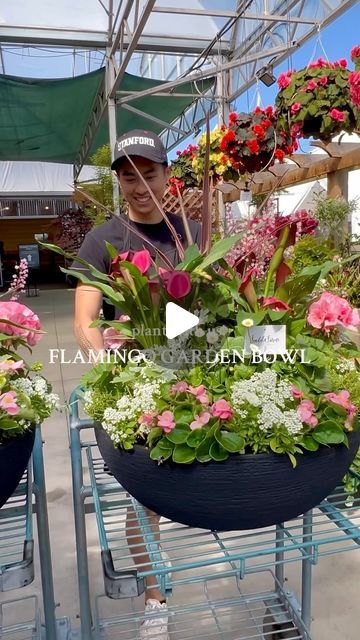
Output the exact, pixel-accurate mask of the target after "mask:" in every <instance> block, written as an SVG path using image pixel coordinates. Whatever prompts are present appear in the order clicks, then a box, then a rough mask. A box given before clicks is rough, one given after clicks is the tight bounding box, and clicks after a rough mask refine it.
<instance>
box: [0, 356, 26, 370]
mask: <svg viewBox="0 0 360 640" xmlns="http://www.w3.org/2000/svg"><path fill="white" fill-rule="evenodd" d="M23 367H24V360H12V359H11V358H9V359H8V360H3V361H2V362H0V370H1V371H16V370H17V369H22V368H23Z"/></svg>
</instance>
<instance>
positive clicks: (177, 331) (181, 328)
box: [165, 302, 199, 340]
mask: <svg viewBox="0 0 360 640" xmlns="http://www.w3.org/2000/svg"><path fill="white" fill-rule="evenodd" d="M197 324H199V318H198V317H197V316H195V315H194V314H193V313H190V312H189V311H186V310H185V309H183V308H182V307H179V305H178V304H175V303H174V302H168V303H167V305H166V325H165V335H166V337H167V338H168V339H169V340H171V339H172V338H176V337H177V336H180V335H181V334H182V333H185V331H189V329H192V328H193V327H196V325H197Z"/></svg>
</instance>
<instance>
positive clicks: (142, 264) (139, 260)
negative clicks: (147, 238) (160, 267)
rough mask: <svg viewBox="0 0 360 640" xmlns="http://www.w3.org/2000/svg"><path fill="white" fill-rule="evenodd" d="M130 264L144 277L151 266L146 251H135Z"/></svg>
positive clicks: (148, 254)
mask: <svg viewBox="0 0 360 640" xmlns="http://www.w3.org/2000/svg"><path fill="white" fill-rule="evenodd" d="M131 262H132V264H134V265H135V267H137V268H138V269H139V271H140V273H141V274H142V275H144V274H145V273H146V272H147V271H148V270H149V269H150V265H151V256H150V253H149V251H148V250H147V249H143V250H142V251H136V252H135V253H134V255H133V257H132V259H131Z"/></svg>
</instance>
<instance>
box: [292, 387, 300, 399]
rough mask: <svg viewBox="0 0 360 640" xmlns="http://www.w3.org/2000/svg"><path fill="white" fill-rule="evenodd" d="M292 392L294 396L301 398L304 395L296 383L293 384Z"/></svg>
mask: <svg viewBox="0 0 360 640" xmlns="http://www.w3.org/2000/svg"><path fill="white" fill-rule="evenodd" d="M291 393H292V394H293V397H294V398H297V399H300V398H302V397H303V394H302V392H301V391H300V389H298V388H297V387H295V385H294V384H293V385H291Z"/></svg>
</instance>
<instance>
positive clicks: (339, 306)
mask: <svg viewBox="0 0 360 640" xmlns="http://www.w3.org/2000/svg"><path fill="white" fill-rule="evenodd" d="M307 321H308V323H309V324H310V325H311V326H312V327H315V328H316V329H324V330H325V331H329V330H330V329H331V328H333V327H335V326H336V325H337V324H340V325H342V326H343V327H344V328H345V329H349V330H351V331H355V330H356V328H357V327H358V326H359V325H360V315H359V312H358V311H357V309H352V307H351V306H350V304H349V303H348V302H347V300H344V298H340V297H339V296H336V295H335V294H333V293H330V292H327V291H326V292H324V293H323V294H321V296H320V298H319V299H318V300H317V301H316V302H313V303H312V304H311V305H310V307H309V312H308V317H307Z"/></svg>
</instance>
